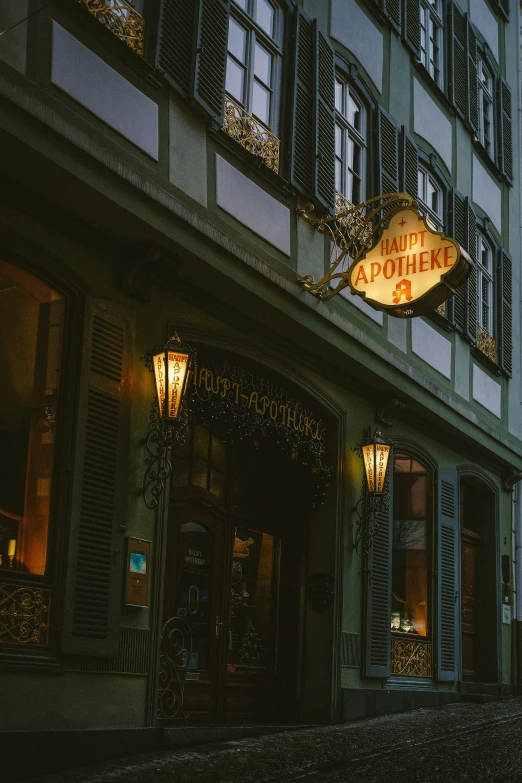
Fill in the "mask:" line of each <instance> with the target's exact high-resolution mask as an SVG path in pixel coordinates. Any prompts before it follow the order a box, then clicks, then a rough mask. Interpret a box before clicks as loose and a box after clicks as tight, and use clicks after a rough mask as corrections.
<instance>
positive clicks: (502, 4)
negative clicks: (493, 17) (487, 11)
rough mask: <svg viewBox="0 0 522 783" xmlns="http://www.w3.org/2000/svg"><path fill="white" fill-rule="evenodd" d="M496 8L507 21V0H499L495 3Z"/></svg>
mask: <svg viewBox="0 0 522 783" xmlns="http://www.w3.org/2000/svg"><path fill="white" fill-rule="evenodd" d="M497 8H498V10H499V11H500V13H501V14H502V16H503V17H504V19H505V20H506V22H509V0H499V2H498V3H497Z"/></svg>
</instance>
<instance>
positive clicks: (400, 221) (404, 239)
mask: <svg viewBox="0 0 522 783" xmlns="http://www.w3.org/2000/svg"><path fill="white" fill-rule="evenodd" d="M470 269H471V263H470V260H469V257H468V255H467V253H465V252H464V250H462V248H461V247H460V246H459V244H458V243H457V242H455V240H453V239H450V237H447V236H446V235H445V234H443V233H441V232H438V231H434V230H433V229H432V228H430V226H429V225H428V223H427V222H426V220H425V219H424V218H423V217H421V216H419V214H418V212H417V211H416V210H415V209H402V210H400V211H399V212H397V213H396V214H395V215H394V216H393V217H392V218H391V220H390V222H389V224H388V226H387V227H386V228H385V229H384V231H383V232H382V234H381V235H380V237H379V240H378V242H377V243H376V244H375V245H374V246H373V247H372V249H371V250H369V251H368V252H367V253H366V254H365V255H364V256H363V258H361V259H359V260H358V261H357V262H356V263H355V264H354V266H353V268H352V269H351V271H350V288H351V289H352V291H353V293H355V294H358V295H359V296H362V297H363V298H364V299H365V300H366V301H367V302H368V303H369V304H371V305H373V306H374V307H376V308H377V309H378V310H385V311H386V312H388V313H389V314H390V315H393V316H395V317H397V318H413V317H414V316H417V315H424V314H425V313H428V312H430V311H432V310H434V309H435V308H436V307H438V306H439V305H440V304H442V302H444V301H445V300H446V299H448V298H449V297H450V296H451V295H452V294H454V293H455V289H456V288H457V286H459V285H461V284H462V283H463V282H464V281H465V280H466V278H467V276H468V275H469V272H470Z"/></svg>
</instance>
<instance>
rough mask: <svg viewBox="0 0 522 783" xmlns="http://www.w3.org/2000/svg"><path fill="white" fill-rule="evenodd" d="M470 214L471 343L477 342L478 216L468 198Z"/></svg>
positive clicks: (468, 286)
mask: <svg viewBox="0 0 522 783" xmlns="http://www.w3.org/2000/svg"><path fill="white" fill-rule="evenodd" d="M466 202H467V213H468V242H467V246H466V249H467V251H468V253H469V255H470V256H471V260H472V261H473V264H472V266H471V272H470V273H469V277H468V279H467V280H466V283H465V287H466V334H467V336H468V338H469V340H470V342H472V343H475V342H476V341H477V269H476V266H475V264H476V263H477V216H476V214H475V210H474V209H473V207H472V206H471V203H470V200H469V198H466Z"/></svg>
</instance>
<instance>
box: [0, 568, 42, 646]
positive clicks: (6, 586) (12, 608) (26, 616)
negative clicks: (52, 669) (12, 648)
mask: <svg viewBox="0 0 522 783" xmlns="http://www.w3.org/2000/svg"><path fill="white" fill-rule="evenodd" d="M50 603H51V591H50V590H48V589H46V588H45V587H28V586H26V585H21V584H16V583H12V582H10V583H3V584H0V644H10V645H24V646H26V645H36V646H37V647H46V646H47V645H48V643H49V608H50Z"/></svg>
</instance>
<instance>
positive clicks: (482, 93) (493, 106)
mask: <svg viewBox="0 0 522 783" xmlns="http://www.w3.org/2000/svg"><path fill="white" fill-rule="evenodd" d="M484 71H486V72H487V74H488V75H489V77H490V78H491V91H490V93H489V94H488V93H487V91H486V88H485V86H484V83H483V81H482V79H481V73H483V72H484ZM497 81H498V78H497V73H496V71H495V69H494V67H493V65H492V63H491V61H490V59H489V57H487V56H486V55H485V54H484V52H483V51H481V50H480V49H479V48H478V47H477V102H478V135H477V138H478V142H479V144H480V145H481V147H482V149H483V150H484V152H485V153H486V155H487V156H488V157H489V158H490V159H491V160H492V161H493V162H494V163H495V165H496V163H497V160H498V150H497V144H498V133H497V127H496V116H497ZM485 99H488V100H489V114H490V116H489V118H488V119H489V125H490V129H491V136H490V139H489V143H488V144H489V146H488V144H486V135H485V128H484V122H483V119H484V110H483V107H484V100H485Z"/></svg>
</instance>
